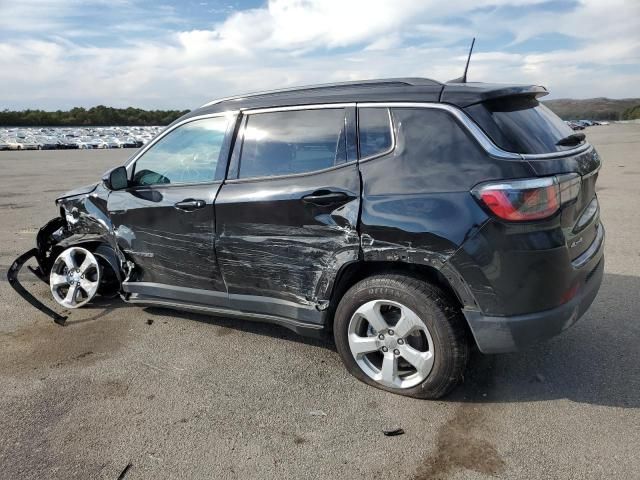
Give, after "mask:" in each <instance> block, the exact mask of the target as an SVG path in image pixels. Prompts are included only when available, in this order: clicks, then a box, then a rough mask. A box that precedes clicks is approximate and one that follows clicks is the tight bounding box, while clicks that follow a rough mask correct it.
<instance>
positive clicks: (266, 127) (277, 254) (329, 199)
mask: <svg viewBox="0 0 640 480" xmlns="http://www.w3.org/2000/svg"><path fill="white" fill-rule="evenodd" d="M354 116H355V110H354V108H353V107H352V106H348V105H339V106H325V107H323V108H317V107H316V108H312V109H306V108H304V107H298V108H294V109H284V111H283V110H282V109H280V110H278V109H267V110H259V111H254V112H249V113H248V114H246V115H245V118H244V120H243V123H242V126H241V128H240V132H239V134H238V140H237V141H236V144H235V147H234V152H233V155H232V160H231V165H230V168H229V175H228V177H229V178H228V180H227V181H226V182H225V183H224V184H223V185H222V187H221V189H220V192H219V194H218V196H217V199H216V204H215V206H216V252H217V255H218V261H219V263H220V268H221V271H222V274H223V278H224V281H225V283H226V286H227V289H228V292H229V299H230V304H231V306H232V307H233V308H236V309H238V310H242V311H248V312H251V311H254V312H260V313H264V314H273V315H277V316H283V317H288V318H295V319H298V320H301V321H306V322H316V323H318V322H321V321H322V320H321V318H322V314H321V313H320V312H321V310H322V309H323V308H324V307H325V306H326V300H327V298H328V292H329V290H330V288H331V285H332V282H333V279H334V278H335V275H336V273H337V271H338V270H339V269H340V267H341V266H343V265H345V264H346V263H348V262H351V261H354V260H356V259H357V258H358V253H359V244H360V241H359V235H358V232H357V224H358V214H359V208H360V176H359V173H358V168H357V163H356V152H355V143H354V140H355V139H354V136H355V135H354V132H355V129H354V128H355V122H354Z"/></svg>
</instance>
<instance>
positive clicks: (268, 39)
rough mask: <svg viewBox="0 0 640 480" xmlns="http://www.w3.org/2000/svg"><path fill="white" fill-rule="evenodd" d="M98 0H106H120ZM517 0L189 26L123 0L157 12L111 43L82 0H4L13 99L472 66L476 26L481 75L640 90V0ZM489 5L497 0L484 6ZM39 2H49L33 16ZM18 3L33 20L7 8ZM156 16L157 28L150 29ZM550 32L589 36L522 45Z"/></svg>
mask: <svg viewBox="0 0 640 480" xmlns="http://www.w3.org/2000/svg"><path fill="white" fill-rule="evenodd" d="M91 2H92V4H93V6H94V7H95V8H107V7H106V6H105V5H111V4H107V3H106V2H105V1H104V0H91ZM14 3H15V5H14ZM512 3H514V2H508V1H506V0H476V1H470V0H462V1H460V2H439V1H435V0H428V1H424V2H416V1H409V0H394V1H393V2H389V1H382V0H369V1H362V0H353V1H344V0H341V1H337V0H271V1H270V2H269V4H268V5H266V6H265V7H263V8H258V9H250V10H245V11H240V12H236V13H232V14H230V15H229V16H228V17H227V18H226V20H224V21H223V22H221V23H218V24H214V25H212V26H211V28H209V29H202V28H200V29H189V28H188V25H185V27H186V28H177V27H176V25H178V26H180V25H182V24H183V23H184V19H180V18H179V17H177V16H176V15H177V14H176V13H175V12H174V11H173V10H172V9H169V10H163V11H160V12H157V13H156V14H153V13H152V12H148V13H146V12H144V11H143V10H141V7H140V6H138V5H136V4H135V3H131V2H125V1H124V0H122V2H121V3H118V4H116V7H117V9H121V10H122V12H123V15H125V16H126V15H127V14H129V16H132V15H147V16H148V17H149V18H148V21H144V22H142V23H141V25H140V26H141V28H140V29H128V30H124V29H122V27H120V28H119V27H118V22H113V24H109V25H105V27H104V29H103V30H102V31H101V32H97V33H101V34H103V35H104V36H106V37H107V38H108V39H109V37H108V35H112V36H113V38H112V41H110V42H105V41H104V38H103V41H102V42H100V43H96V42H92V41H91V36H83V35H82V32H78V30H90V28H83V25H78V24H77V23H74V22H73V11H74V9H77V8H80V7H79V4H78V3H77V2H76V1H75V0H71V1H69V2H62V3H60V2H56V1H49V2H44V1H41V0H24V1H23V2H12V4H11V5H7V6H5V3H2V4H0V32H2V31H4V32H5V33H4V35H2V34H0V108H4V107H10V108H16V107H17V108H26V107H32V108H39V107H44V108H68V107H72V106H76V105H84V106H91V105H95V104H99V103H100V104H107V105H116V106H128V105H135V106H143V107H153V108H165V107H172V108H173V107H175V108H192V107H195V106H198V105H199V104H201V103H204V102H205V101H207V100H209V99H211V98H215V97H220V96H227V95H230V94H234V93H242V92H248V91H255V90H264V89H268V88H278V87H283V86H289V85H294V84H305V83H320V82H328V81H341V80H353V79H360V78H375V77H397V76H427V77H432V78H436V79H439V80H447V79H449V78H453V77H457V76H459V75H460V73H461V70H462V68H463V65H464V57H465V54H466V48H467V47H466V46H464V45H462V44H461V43H460V40H464V39H465V38H466V37H469V36H471V35H472V34H476V35H477V36H478V37H479V40H478V43H477V48H478V52H477V53H476V54H475V55H474V57H473V59H472V62H471V67H470V78H471V79H472V80H478V81H493V82H518V83H542V84H545V85H547V86H548V87H550V89H551V90H552V93H554V96H556V97H558V96H564V97H567V96H572V97H590V96H610V97H628V96H638V95H639V94H640V91H639V90H638V87H637V85H639V84H640V67H639V65H640V60H639V53H638V52H640V33H638V31H637V25H636V24H637V19H638V18H640V2H638V3H634V2H623V1H621V0H610V1H609V2H607V3H606V4H603V2H601V1H598V0H584V1H582V2H581V3H580V4H579V5H577V6H576V8H575V9H573V10H571V11H564V12H545V11H544V9H542V10H541V11H539V12H538V13H535V14H532V15H528V16H517V17H515V18H509V17H507V16H505V14H504V13H503V12H502V9H500V8H493V7H495V6H496V5H509V4H512ZM517 3H518V5H520V6H522V5H524V4H525V3H527V4H535V3H539V2H538V0H532V1H525V2H517ZM16 5H18V6H16ZM85 5H86V3H85ZM603 5H604V6H603ZM483 6H491V7H492V8H486V9H481V10H478V8H480V7H483ZM27 7H30V8H32V10H31V12H41V13H42V15H39V16H38V15H36V16H34V15H33V13H32V14H31V17H33V18H31V17H30V18H28V19H26V18H24V17H20V15H24V12H25V10H24V9H25V8H27ZM38 8H40V9H41V11H40V10H38ZM109 8H111V7H109ZM110 12H111V14H113V11H112V10H111V11H110ZM7 14H10V15H7ZM11 15H13V16H14V17H13V18H23V21H22V22H15V21H12V20H8V18H11ZM16 15H18V16H17V17H15V16H16ZM451 19H458V20H460V19H462V20H461V21H459V22H455V21H453V22H452V21H451ZM166 22H169V24H171V25H173V27H171V28H169V27H167V25H168V24H167V23H166ZM122 23H125V21H124V19H123V22H122ZM18 24H19V25H18ZM16 25H18V26H16ZM148 28H150V29H153V31H154V33H155V35H153V36H149V35H145V34H144V33H145V32H147V29H148ZM29 29H31V30H29ZM25 32H26V33H25ZM550 33H562V34H564V35H568V36H571V37H575V38H578V39H583V41H581V42H580V46H579V47H578V48H574V49H569V48H567V46H564V45H557V46H552V47H550V48H548V49H547V51H544V52H542V51H541V52H532V53H522V52H521V53H517V45H518V43H519V42H522V41H525V40H527V39H531V38H534V37H539V36H540V35H544V34H550ZM25 35H26V36H25ZM505 37H506V38H509V40H508V41H507V42H505V43H504V45H501V44H500V43H498V41H497V40H496V39H499V38H505ZM116 39H117V41H115V40H116ZM513 39H515V40H513ZM487 44H490V45H494V47H495V48H493V49H488V48H487V47H486V45H487ZM514 45H515V47H514ZM507 47H511V48H509V51H505V49H506V48H507ZM514 52H516V53H514ZM623 67H624V68H623Z"/></svg>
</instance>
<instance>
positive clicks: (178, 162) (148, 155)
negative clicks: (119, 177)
mask: <svg viewBox="0 0 640 480" xmlns="http://www.w3.org/2000/svg"><path fill="white" fill-rule="evenodd" d="M227 123H228V119H227V118H225V117H213V118H205V119H202V120H195V121H193V122H189V123H186V124H184V125H182V126H180V127H178V128H176V129H175V130H173V131H171V132H170V133H168V134H167V135H165V136H164V137H163V138H162V139H160V140H159V141H158V142H157V143H156V144H154V145H153V146H152V147H151V148H150V149H149V150H147V151H146V152H145V153H144V154H143V155H142V157H140V158H139V159H138V160H137V161H136V164H135V169H134V174H133V184H134V185H163V184H173V183H204V182H211V181H213V180H214V177H215V172H216V167H217V166H218V160H219V157H220V151H221V149H222V144H223V142H224V137H225V132H226V130H227Z"/></svg>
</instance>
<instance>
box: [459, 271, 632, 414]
mask: <svg viewBox="0 0 640 480" xmlns="http://www.w3.org/2000/svg"><path fill="white" fill-rule="evenodd" d="M639 318H640V278H639V277H634V276H628V275H615V274H605V276H604V280H603V282H602V286H601V288H600V292H599V293H598V296H597V298H596V300H595V301H594V303H593V305H592V306H591V308H590V309H589V310H588V311H587V313H586V314H585V316H584V317H583V318H582V319H580V321H579V322H578V323H576V325H574V326H573V327H572V328H571V329H569V330H568V331H566V332H564V333H563V334H562V335H560V336H558V337H556V338H554V339H552V340H550V341H549V342H546V343H543V344H541V345H538V346H534V347H531V348H528V349H526V350H523V351H521V352H518V353H514V354H504V355H482V354H480V353H478V352H474V354H473V355H472V356H471V359H470V362H469V367H468V370H467V375H466V378H465V381H464V383H463V384H462V385H461V387H460V388H458V389H456V391H455V392H454V393H453V394H452V395H451V396H450V397H449V399H451V400H457V401H463V402H479V403H485V402H487V403H496V402H497V403H501V402H532V401H545V400H553V399H560V398H566V399H568V400H571V401H574V402H579V403H588V404H593V405H603V406H613V407H623V408H638V407H640V348H639V346H640V322H639V321H638V319H639Z"/></svg>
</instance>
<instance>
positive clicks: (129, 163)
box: [124, 110, 239, 174]
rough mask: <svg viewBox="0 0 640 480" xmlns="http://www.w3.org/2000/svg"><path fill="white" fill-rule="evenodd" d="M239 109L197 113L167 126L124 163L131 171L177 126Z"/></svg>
mask: <svg viewBox="0 0 640 480" xmlns="http://www.w3.org/2000/svg"><path fill="white" fill-rule="evenodd" d="M238 113H239V111H238V110H228V111H225V112H217V113H208V114H206V115H197V116H194V117H189V118H185V119H184V120H182V121H180V122H178V123H176V124H174V125H171V126H170V127H167V128H165V129H164V130H163V131H162V132H160V133H159V134H158V135H157V136H156V137H155V138H153V140H151V141H150V142H149V143H147V144H146V145H145V146H144V147H142V148H141V149H140V150H139V151H138V152H136V153H135V154H134V155H133V156H132V157H131V158H130V159H129V160H127V161H126V162H125V164H124V167H125V168H126V169H127V174H130V173H131V170H130V168H131V166H132V165H133V164H134V163H135V162H136V161H138V159H139V158H140V157H141V156H142V155H144V154H145V153H146V152H147V150H149V149H150V148H151V147H153V146H154V145H155V144H156V143H158V142H159V141H160V140H161V139H162V138H164V137H165V136H166V135H168V134H169V133H171V132H173V131H174V130H175V129H176V128H178V127H181V126H182V125H185V124H187V123H191V122H195V121H197V120H204V119H205V118H215V117H227V116H229V117H232V116H234V115H238Z"/></svg>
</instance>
